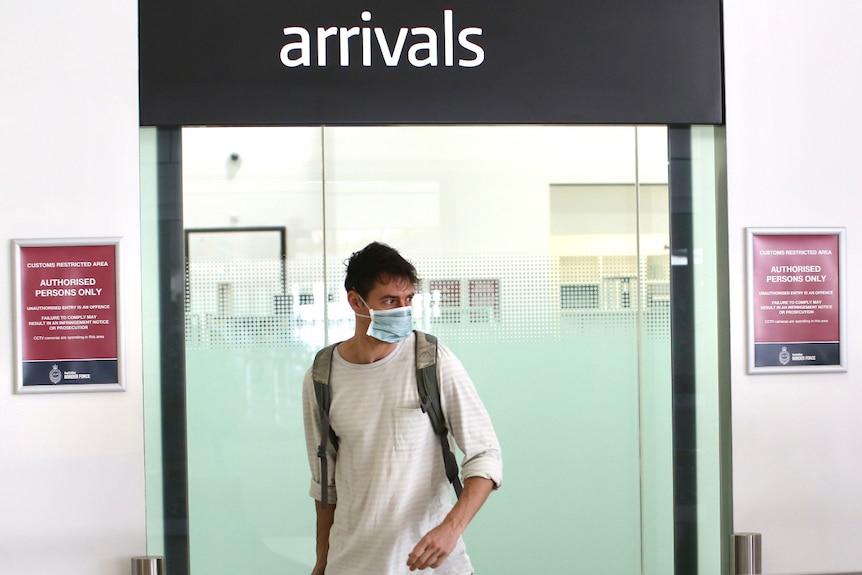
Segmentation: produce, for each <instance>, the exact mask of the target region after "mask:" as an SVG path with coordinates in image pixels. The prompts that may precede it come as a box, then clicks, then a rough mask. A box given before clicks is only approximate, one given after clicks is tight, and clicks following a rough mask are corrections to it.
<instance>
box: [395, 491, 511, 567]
mask: <svg viewBox="0 0 862 575" xmlns="http://www.w3.org/2000/svg"><path fill="white" fill-rule="evenodd" d="M493 489H494V482H493V481H491V480H490V479H485V478H484V477H468V478H467V479H466V480H465V481H464V491H462V492H461V497H459V498H458V502H457V503H456V504H455V506H454V507H453V508H452V510H451V511H450V512H449V514H448V515H447V516H446V518H445V519H443V523H441V524H440V525H438V526H437V527H435V528H434V529H432V530H431V531H429V532H428V533H426V534H425V536H424V537H422V539H420V540H419V543H417V544H416V547H414V548H413V551H411V552H410V555H408V556H407V566H408V567H409V568H410V570H411V571H416V570H418V569H427V568H428V567H432V568H434V569H436V568H437V567H439V566H440V565H441V564H442V563H443V561H444V560H445V559H446V557H448V556H449V554H450V553H451V552H452V550H453V549H454V548H455V545H456V544H457V543H458V538H459V537H461V534H462V533H463V532H464V530H465V529H467V525H469V523H470V521H471V520H472V519H473V517H475V516H476V513H478V511H479V509H480V508H481V507H482V505H483V504H484V503H485V500H486V499H488V495H489V494H490V493H491V491H492V490H493Z"/></svg>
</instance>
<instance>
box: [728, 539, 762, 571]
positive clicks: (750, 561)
mask: <svg viewBox="0 0 862 575" xmlns="http://www.w3.org/2000/svg"><path fill="white" fill-rule="evenodd" d="M733 572H734V573H735V574H736V575H754V574H758V573H760V572H761V571H760V533H734V534H733Z"/></svg>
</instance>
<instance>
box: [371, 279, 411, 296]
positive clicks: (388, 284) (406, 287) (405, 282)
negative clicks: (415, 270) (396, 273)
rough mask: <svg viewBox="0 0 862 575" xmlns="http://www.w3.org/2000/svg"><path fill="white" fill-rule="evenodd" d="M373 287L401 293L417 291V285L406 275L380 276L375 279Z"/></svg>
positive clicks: (375, 289)
mask: <svg viewBox="0 0 862 575" xmlns="http://www.w3.org/2000/svg"><path fill="white" fill-rule="evenodd" d="M371 289H372V290H373V291H380V290H382V291H385V292H395V291H397V292H399V293H402V292H405V291H409V292H411V293H413V292H414V291H415V286H414V285H413V284H412V283H411V282H410V280H409V279H407V278H404V277H392V276H380V277H379V278H377V280H375V281H374V286H373V287H372V288H371Z"/></svg>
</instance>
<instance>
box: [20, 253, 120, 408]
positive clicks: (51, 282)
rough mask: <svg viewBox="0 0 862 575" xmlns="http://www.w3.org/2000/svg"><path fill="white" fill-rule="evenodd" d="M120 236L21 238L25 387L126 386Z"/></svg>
mask: <svg viewBox="0 0 862 575" xmlns="http://www.w3.org/2000/svg"><path fill="white" fill-rule="evenodd" d="M118 247H119V240H117V239H113V238H110V239H84V240H59V241H58V240H16V241H15V251H16V258H15V260H16V261H15V275H16V306H17V310H16V311H17V317H18V320H17V342H16V343H17V348H18V386H17V389H18V391H19V392H46V391H94V390H122V389H124V387H123V383H122V378H121V377H120V376H121V371H120V331H119V317H120V315H119V297H118V295H119V292H118V287H117V286H118V264H119V262H118V257H117V252H118Z"/></svg>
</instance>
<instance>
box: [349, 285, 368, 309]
mask: <svg viewBox="0 0 862 575" xmlns="http://www.w3.org/2000/svg"><path fill="white" fill-rule="evenodd" d="M347 303H349V304H350V309H352V310H353V311H354V312H355V313H361V314H363V315H368V309H367V308H366V307H365V304H364V303H362V300H361V299H359V292H357V291H356V290H350V291H349V292H347Z"/></svg>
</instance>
